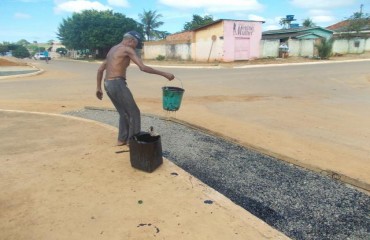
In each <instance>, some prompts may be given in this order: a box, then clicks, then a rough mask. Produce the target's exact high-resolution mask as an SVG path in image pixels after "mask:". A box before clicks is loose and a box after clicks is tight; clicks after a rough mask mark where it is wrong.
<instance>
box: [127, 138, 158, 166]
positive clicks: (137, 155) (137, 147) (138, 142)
mask: <svg viewBox="0 0 370 240" xmlns="http://www.w3.org/2000/svg"><path fill="white" fill-rule="evenodd" d="M129 144H130V145H129V146H130V162H131V166H132V167H133V168H136V169H140V170H143V171H145V172H153V171H154V170H155V169H156V168H157V167H159V166H160V165H161V164H162V163H163V158H162V144H161V136H159V135H157V136H152V135H150V133H147V132H141V133H139V134H137V135H135V136H133V137H132V138H131V139H130V141H129Z"/></svg>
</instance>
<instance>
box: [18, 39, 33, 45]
mask: <svg viewBox="0 0 370 240" xmlns="http://www.w3.org/2000/svg"><path fill="white" fill-rule="evenodd" d="M17 44H18V45H22V46H27V45H29V44H30V43H29V42H28V41H27V40H26V39H21V40H19V41H18V42H17Z"/></svg>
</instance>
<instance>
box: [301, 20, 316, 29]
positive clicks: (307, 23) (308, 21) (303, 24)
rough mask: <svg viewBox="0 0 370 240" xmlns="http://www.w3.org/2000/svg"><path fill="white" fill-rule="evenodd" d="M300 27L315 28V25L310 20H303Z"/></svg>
mask: <svg viewBox="0 0 370 240" xmlns="http://www.w3.org/2000/svg"><path fill="white" fill-rule="evenodd" d="M302 26H303V27H315V26H316V24H315V23H314V22H313V21H312V19H310V18H306V19H305V20H303V23H302Z"/></svg>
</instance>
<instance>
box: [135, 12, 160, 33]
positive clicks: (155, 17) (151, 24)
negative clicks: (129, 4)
mask: <svg viewBox="0 0 370 240" xmlns="http://www.w3.org/2000/svg"><path fill="white" fill-rule="evenodd" d="M161 17H162V14H157V11H145V9H144V12H143V13H142V14H139V18H140V21H141V23H142V24H143V27H144V34H145V35H146V39H147V40H151V39H152V37H155V36H156V35H157V32H158V31H157V30H155V29H156V28H158V27H160V26H162V25H163V22H161V21H159V19H160V18H161Z"/></svg>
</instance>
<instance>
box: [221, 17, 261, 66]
mask: <svg viewBox="0 0 370 240" xmlns="http://www.w3.org/2000/svg"><path fill="white" fill-rule="evenodd" d="M261 38H262V22H254V21H233V20H224V59H223V60H224V61H234V60H248V59H253V58H258V56H259V45H260V41H261Z"/></svg>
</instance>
